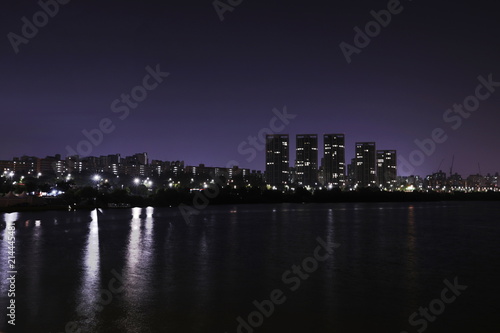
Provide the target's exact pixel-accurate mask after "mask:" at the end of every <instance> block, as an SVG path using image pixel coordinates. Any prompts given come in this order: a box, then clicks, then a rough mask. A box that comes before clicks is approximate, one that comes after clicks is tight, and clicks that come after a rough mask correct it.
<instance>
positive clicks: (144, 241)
mask: <svg viewBox="0 0 500 333" xmlns="http://www.w3.org/2000/svg"><path fill="white" fill-rule="evenodd" d="M143 212H144V213H145V215H146V218H145V219H144V218H143V217H141V216H144V215H143ZM153 213H154V208H153V207H148V208H146V209H143V208H138V207H136V208H132V219H131V220H130V234H129V238H128V245H127V250H126V251H127V252H126V256H125V258H126V265H125V269H124V275H125V285H126V286H127V292H126V294H125V299H126V301H127V325H128V324H130V325H133V323H135V322H138V321H141V320H140V317H142V315H143V314H144V313H145V311H144V309H143V308H144V307H145V304H144V303H145V302H146V301H147V300H148V299H149V296H150V293H151V291H152V290H151V288H148V286H150V283H151V282H152V281H151V265H152V257H153V239H152V238H153Z"/></svg>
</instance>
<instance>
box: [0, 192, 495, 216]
mask: <svg viewBox="0 0 500 333" xmlns="http://www.w3.org/2000/svg"><path fill="white" fill-rule="evenodd" d="M197 194H198V192H196V193H191V194H190V195H188V196H186V195H183V196H182V197H180V196H179V197H176V196H171V197H168V198H167V197H157V196H151V197H147V198H143V197H137V196H129V197H125V198H122V200H123V203H121V204H116V203H110V202H107V200H103V199H104V198H97V200H96V201H95V204H89V203H87V204H81V205H74V204H71V205H69V204H67V203H65V202H64V201H63V200H58V203H57V204H56V203H54V204H45V205H22V206H10V207H1V208H0V212H1V213H13V212H26V211H30V212H37V211H68V210H92V209H94V208H96V207H97V208H106V209H125V208H130V207H148V206H151V207H177V206H179V205H180V204H186V205H191V206H192V205H195V202H196V201H195V198H196V195H197ZM245 194H246V195H242V193H238V195H234V194H231V193H226V194H224V193H223V194H221V195H219V196H217V197H215V198H213V199H210V200H209V204H210V205H224V204H262V203H335V202H435V201H500V192H473V193H462V192H456V193H438V192H410V193H406V192H342V191H316V192H314V193H311V192H308V191H303V192H294V193H282V192H278V191H264V192H262V193H260V194H259V195H256V194H255V193H253V194H252V193H245Z"/></svg>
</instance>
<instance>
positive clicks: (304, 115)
mask: <svg viewBox="0 0 500 333" xmlns="http://www.w3.org/2000/svg"><path fill="white" fill-rule="evenodd" d="M104 3H105V5H103V2H102V1H93V0H91V1H76V0H74V1H70V2H69V3H68V4H66V5H61V6H60V8H59V13H57V14H56V15H55V16H54V17H53V18H50V20H49V22H48V24H47V25H46V26H43V27H41V28H39V31H38V34H37V35H36V36H34V37H33V38H31V39H29V42H28V43H27V44H20V45H19V53H18V54H16V53H15V52H14V49H13V47H12V45H11V42H10V41H9V38H8V37H7V35H8V34H9V33H10V32H13V33H15V34H18V35H21V34H22V32H21V28H22V26H23V22H22V21H21V18H22V17H23V16H26V17H27V18H28V19H29V20H30V21H32V17H33V15H34V14H35V13H36V12H38V11H39V10H40V7H39V5H38V4H37V2H36V1H30V2H24V1H23V2H22V4H20V3H19V1H15V0H5V1H3V2H2V3H1V4H0V27H1V31H2V33H3V35H4V38H3V42H2V43H0V52H1V54H2V61H1V62H0V73H1V76H0V89H1V92H2V94H1V96H2V98H1V100H0V110H1V120H2V125H3V126H2V127H1V131H0V142H1V146H0V159H11V158H12V157H14V156H21V155H23V154H26V155H34V156H40V157H43V156H46V155H54V154H56V153H60V154H62V155H66V146H68V145H69V146H71V147H73V148H76V146H77V144H78V143H79V142H80V141H81V140H84V139H85V137H84V135H83V134H82V130H92V129H94V128H97V127H98V126H99V123H100V121H101V120H102V119H103V118H109V119H110V120H111V121H112V123H113V126H115V129H114V131H113V132H112V133H110V134H105V135H104V138H103V141H102V144H100V145H98V146H94V147H92V155H97V156H98V155H102V154H112V153H121V154H122V156H125V155H130V154H134V153H137V152H143V151H146V152H148V153H149V155H150V158H153V159H163V160H184V161H185V162H186V163H187V164H199V163H205V164H207V165H212V166H225V165H226V163H227V162H228V161H231V160H235V161H239V162H240V165H241V166H242V167H247V168H251V169H259V170H263V169H264V153H263V152H262V151H260V152H259V153H258V155H257V157H256V158H255V159H253V160H252V161H250V162H248V161H247V160H246V158H248V157H249V155H242V154H240V153H239V152H238V145H240V143H242V142H243V141H245V140H247V138H248V137H249V136H256V135H257V134H258V133H259V131H260V130H261V129H262V128H265V127H268V126H269V121H270V120H271V119H272V118H273V116H274V114H273V113H272V110H273V108H277V109H279V110H282V109H283V107H284V106H285V105H286V107H287V110H288V112H289V113H292V114H296V115H297V117H296V118H295V119H293V120H291V122H290V124H289V125H288V126H286V128H285V129H284V130H283V131H282V132H281V133H288V134H290V136H291V141H292V142H291V148H292V149H293V148H294V147H295V142H294V140H295V135H296V134H303V133H317V134H318V135H320V138H321V135H322V134H324V133H345V134H346V141H347V142H346V146H347V151H346V153H347V158H348V159H350V158H351V157H352V156H353V153H354V143H355V142H356V141H375V142H376V143H377V149H396V150H398V153H399V154H400V155H401V156H403V157H404V158H405V159H408V157H409V155H410V153H411V152H412V151H413V150H415V149H417V146H416V145H415V143H414V140H415V139H419V140H422V139H425V138H429V137H430V135H431V132H432V131H433V130H434V129H435V128H438V127H441V128H443V129H444V130H445V132H446V133H447V135H448V140H447V141H446V142H445V143H442V144H437V146H436V151H435V152H434V153H433V154H431V156H429V157H427V156H426V157H425V160H424V161H423V163H422V165H421V166H418V167H415V171H414V173H416V174H420V175H426V174H429V173H432V172H434V171H436V170H437V168H438V166H439V165H440V164H441V161H443V162H442V166H441V168H442V169H443V170H445V171H446V172H448V171H449V168H450V164H451V160H452V156H453V155H455V165H454V171H457V172H458V173H461V174H463V175H464V176H466V175H468V174H471V173H477V172H478V163H480V165H481V171H482V172H483V173H487V172H490V173H493V172H496V171H500V155H499V154H498V153H497V149H498V147H497V145H498V123H499V120H500V111H499V110H498V105H499V101H500V88H498V89H499V90H498V91H497V92H495V93H493V94H491V96H490V97H489V98H487V99H486V100H485V101H482V102H481V104H480V107H479V109H478V110H477V111H475V112H474V113H472V115H471V116H470V117H469V118H468V119H464V120H463V123H462V124H461V127H460V128H458V129H457V130H453V129H451V125H452V124H453V123H445V122H444V120H443V114H444V113H445V111H446V110H447V109H448V108H450V107H452V106H453V104H455V103H458V104H460V103H462V102H463V101H464V99H465V98H466V97H467V96H469V95H471V94H474V93H475V90H476V87H477V86H478V84H479V81H478V80H477V77H478V76H479V75H482V76H484V77H485V78H487V77H488V75H489V74H492V76H493V80H494V81H500V61H499V60H498V59H499V55H500V47H499V44H498V42H497V41H498V40H500V21H499V20H498V16H497V11H496V9H495V7H494V5H495V4H494V3H492V2H491V1H481V0H479V1H474V2H470V3H467V4H462V3H456V2H452V1H445V2H444V3H443V2H440V3H439V4H436V3H434V2H431V1H411V2H410V1H403V2H402V4H401V5H402V6H403V8H404V9H403V11H402V12H401V13H400V14H397V15H393V17H392V21H391V22H390V24H389V25H388V26H387V27H386V28H382V29H381V32H380V34H379V35H378V36H376V37H373V38H372V40H371V42H370V44H369V45H368V46H367V47H365V48H364V49H362V50H361V53H360V54H354V55H353V56H352V63H351V64H348V63H347V62H346V59H345V57H344V55H343V54H342V51H341V49H340V47H339V44H340V43H341V42H346V43H349V44H353V39H354V35H355V32H354V30H353V28H354V27H355V26H359V27H361V28H363V29H364V26H365V24H366V23H368V22H369V21H371V20H373V17H372V16H371V15H370V11H371V10H375V11H379V10H382V9H385V8H387V3H388V1H356V2H348V1H342V2H341V3H340V2H339V3H340V4H336V3H332V2H331V1H315V2H314V3H306V2H304V1H284V0H279V1H273V2H272V3H269V2H267V1H258V2H257V1H243V2H242V3H241V5H239V6H237V7H236V8H234V10H233V11H232V12H226V13H225V15H224V16H225V19H224V21H222V22H221V21H220V19H219V17H218V15H217V13H216V11H215V9H214V7H213V6H212V2H211V1H210V0H209V1H189V2H185V4H184V2H182V1H175V2H172V1H170V2H166V3H163V4H162V3H160V1H141V2H139V1H130V2H129V1H105V2H104ZM169 3H172V4H169ZM157 64H160V68H161V70H162V71H165V72H169V73H170V76H168V77H167V78H165V80H164V82H163V83H161V84H160V85H159V86H158V87H157V88H156V89H155V90H153V91H149V93H148V97H147V98H146V99H145V100H144V101H143V102H141V103H140V104H139V105H138V106H137V108H135V109H133V110H131V112H130V115H129V116H128V117H127V118H126V119H124V120H120V119H119V116H120V115H121V113H113V112H112V109H111V103H112V102H113V101H114V100H116V99H118V98H120V96H121V94H123V93H127V94H128V93H130V91H131V90H132V88H134V87H136V86H137V85H140V84H142V81H143V78H144V76H145V75H146V74H147V71H146V69H145V68H146V67H147V66H151V67H153V68H154V67H156V65H157ZM151 83H153V81H151ZM485 91H486V90H485ZM320 144H322V138H321V139H320ZM320 154H321V155H322V149H320ZM294 158H295V152H294V151H291V162H292V164H293V160H294ZM401 174H405V173H404V172H402V173H401Z"/></svg>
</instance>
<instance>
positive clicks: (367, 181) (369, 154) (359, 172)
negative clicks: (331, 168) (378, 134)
mask: <svg viewBox="0 0 500 333" xmlns="http://www.w3.org/2000/svg"><path fill="white" fill-rule="evenodd" d="M375 166H376V164H375V142H356V171H355V172H356V184H357V185H358V186H359V187H374V186H376V183H377V182H376V177H377V175H376V172H375V170H376V169H375Z"/></svg>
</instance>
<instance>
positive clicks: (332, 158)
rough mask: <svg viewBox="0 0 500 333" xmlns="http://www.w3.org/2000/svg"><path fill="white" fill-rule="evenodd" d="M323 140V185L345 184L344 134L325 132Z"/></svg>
mask: <svg viewBox="0 0 500 333" xmlns="http://www.w3.org/2000/svg"><path fill="white" fill-rule="evenodd" d="M323 141H324V165H323V166H324V180H325V185H332V186H333V187H344V186H345V136H344V134H325V135H324V136H323Z"/></svg>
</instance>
